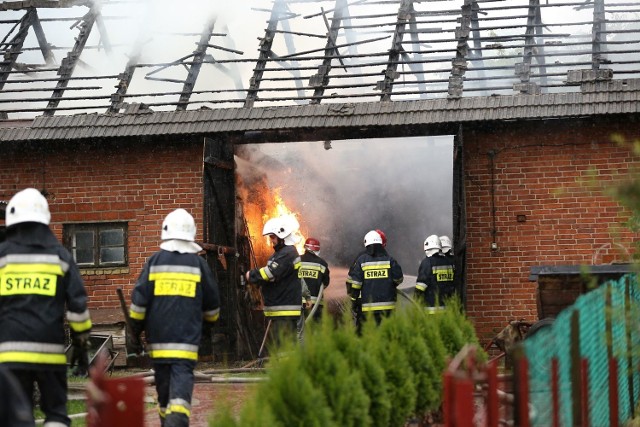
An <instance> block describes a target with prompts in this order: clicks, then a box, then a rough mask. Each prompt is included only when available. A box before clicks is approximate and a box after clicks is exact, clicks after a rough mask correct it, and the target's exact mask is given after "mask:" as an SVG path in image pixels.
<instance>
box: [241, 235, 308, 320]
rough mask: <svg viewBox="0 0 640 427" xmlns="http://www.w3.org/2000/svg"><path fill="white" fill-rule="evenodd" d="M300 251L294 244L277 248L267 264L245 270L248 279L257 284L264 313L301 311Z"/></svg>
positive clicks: (280, 314) (277, 314) (296, 313)
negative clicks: (262, 301) (247, 271)
mask: <svg viewBox="0 0 640 427" xmlns="http://www.w3.org/2000/svg"><path fill="white" fill-rule="evenodd" d="M300 263H301V262H300V255H298V251H297V250H296V248H295V247H294V246H290V245H286V246H283V247H281V248H279V249H277V250H276V251H275V252H274V253H273V255H271V257H270V258H269V260H268V261H267V265H265V266H264V267H262V268H259V269H254V270H251V271H250V272H249V281H250V282H251V283H256V284H258V285H259V286H260V290H261V291H262V297H263V299H264V314H265V316H269V317H296V316H300V314H301V312H302V310H301V309H302V284H301V283H300V278H299V277H298V269H299V268H300Z"/></svg>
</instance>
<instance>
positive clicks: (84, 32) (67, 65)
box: [43, 6, 100, 116]
mask: <svg viewBox="0 0 640 427" xmlns="http://www.w3.org/2000/svg"><path fill="white" fill-rule="evenodd" d="M99 13H100V12H99V9H98V8H97V7H96V6H92V7H91V9H89V12H87V14H86V15H84V17H82V19H81V21H80V22H79V23H78V24H77V25H74V26H75V27H78V28H79V30H80V32H79V34H78V36H77V37H76V42H75V44H74V46H73V49H72V50H71V52H69V53H67V56H66V57H65V58H64V59H63V60H62V62H61V63H60V69H59V70H58V75H59V76H60V79H59V80H58V83H57V84H56V88H55V90H54V91H53V93H52V94H51V99H50V100H49V102H48V104H47V108H45V110H44V113H43V114H44V115H45V116H53V115H54V114H55V111H56V108H57V107H58V105H59V104H60V100H61V98H62V96H63V95H64V90H65V89H66V87H67V85H68V84H69V81H70V78H71V76H72V75H73V71H74V70H75V67H76V65H77V64H78V61H79V60H80V55H81V54H82V50H83V49H84V46H85V45H86V43H87V40H88V39H89V35H90V34H91V30H92V29H93V25H94V24H95V22H96V16H97V15H98V14H99Z"/></svg>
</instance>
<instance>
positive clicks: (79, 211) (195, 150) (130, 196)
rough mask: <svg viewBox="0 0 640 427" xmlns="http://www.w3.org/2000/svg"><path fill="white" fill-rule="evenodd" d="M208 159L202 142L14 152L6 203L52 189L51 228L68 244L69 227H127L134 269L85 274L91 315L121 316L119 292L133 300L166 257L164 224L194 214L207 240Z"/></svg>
mask: <svg viewBox="0 0 640 427" xmlns="http://www.w3.org/2000/svg"><path fill="white" fill-rule="evenodd" d="M24 153H27V154H24ZM202 153H203V146H202V138H196V139H194V140H192V141H176V142H162V141H153V142H141V141H140V140H136V141H121V142H117V143H113V142H111V143H103V144H83V145H73V146H70V145H68V144H62V143H57V144H47V145H38V146H34V145H30V146H29V147H28V148H25V149H21V148H20V147H18V146H16V145H14V146H12V147H8V148H7V149H3V154H2V168H1V169H0V200H7V201H8V200H9V199H10V198H11V196H13V195H14V194H15V193H16V192H17V191H19V190H21V189H23V188H26V187H35V188H37V189H43V188H46V190H47V191H48V192H49V196H48V200H49V204H50V209H51V215H52V224H51V227H52V229H53V230H54V232H55V234H56V235H57V236H58V238H59V239H61V240H62V226H63V224H64V223H78V222H100V221H105V222H108V221H127V222H128V241H129V248H128V250H129V253H128V257H129V266H128V267H127V268H113V269H85V270H82V272H83V278H84V280H85V284H86V288H87V292H88V294H89V307H90V308H116V307H119V302H118V297H117V294H116V288H117V287H122V288H124V290H125V295H126V296H127V299H128V298H129V294H130V292H131V289H132V288H133V285H134V284H135V281H136V279H137V277H138V275H139V274H140V271H141V269H142V267H143V265H144V263H145V261H146V259H147V258H148V257H149V256H150V255H151V254H152V253H154V252H155V251H157V250H158V249H159V247H158V246H159V243H160V229H161V224H162V221H163V219H164V217H165V216H166V215H167V214H168V213H169V212H171V211H172V210H174V209H176V208H179V207H181V208H184V209H186V210H187V211H189V212H190V213H191V214H192V215H193V216H194V218H195V221H196V224H198V235H197V236H196V239H198V240H200V239H201V237H202V226H201V224H202V211H203V208H202V206H203V204H202V203H203V192H202V169H203V168H202ZM0 223H1V222H0Z"/></svg>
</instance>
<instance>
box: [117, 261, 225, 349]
mask: <svg viewBox="0 0 640 427" xmlns="http://www.w3.org/2000/svg"><path fill="white" fill-rule="evenodd" d="M131 301H132V303H131V306H130V313H129V314H130V316H131V319H132V321H134V322H138V324H140V325H144V329H145V331H146V340H147V343H148V348H149V354H150V356H151V357H152V358H153V359H154V360H156V361H158V360H170V359H190V360H196V359H197V358H198V345H199V344H200V337H201V334H202V322H203V320H204V321H209V322H213V321H215V320H217V319H218V317H219V315H220V295H219V290H218V284H217V282H216V281H215V279H214V277H213V273H212V272H211V269H210V268H209V266H208V265H207V263H206V261H205V260H204V259H203V258H202V257H200V256H198V255H197V254H193V253H179V252H170V251H165V250H160V251H159V252H156V253H155V254H153V255H152V256H151V257H150V258H149V260H148V261H147V263H146V264H145V266H144V268H143V270H142V272H141V273H140V277H139V278H138V281H137V282H136V285H135V287H134V289H133V294H132V297H131ZM140 329H141V328H140Z"/></svg>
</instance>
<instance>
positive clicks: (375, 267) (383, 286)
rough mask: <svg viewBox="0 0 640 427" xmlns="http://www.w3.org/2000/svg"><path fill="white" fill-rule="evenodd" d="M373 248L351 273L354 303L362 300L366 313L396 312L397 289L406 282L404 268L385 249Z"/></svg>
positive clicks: (360, 257)
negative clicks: (393, 310)
mask: <svg viewBox="0 0 640 427" xmlns="http://www.w3.org/2000/svg"><path fill="white" fill-rule="evenodd" d="M371 246H373V248H371ZM371 246H370V247H367V251H366V252H365V253H363V254H361V255H360V256H359V257H358V258H357V259H356V261H355V263H354V265H353V266H352V268H351V271H350V273H349V275H350V280H351V299H352V300H354V301H357V300H358V298H360V300H361V301H362V311H363V312H368V311H380V310H392V309H394V308H395V305H396V299H397V295H396V288H397V287H398V285H400V284H401V283H402V281H403V280H404V275H403V274H402V268H401V267H400V264H398V262H397V261H396V260H395V259H394V258H393V257H391V256H389V254H387V251H386V250H385V249H384V248H383V247H382V245H379V244H376V245H371ZM370 248H371V249H370Z"/></svg>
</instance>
